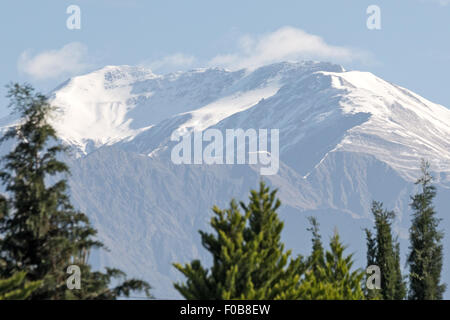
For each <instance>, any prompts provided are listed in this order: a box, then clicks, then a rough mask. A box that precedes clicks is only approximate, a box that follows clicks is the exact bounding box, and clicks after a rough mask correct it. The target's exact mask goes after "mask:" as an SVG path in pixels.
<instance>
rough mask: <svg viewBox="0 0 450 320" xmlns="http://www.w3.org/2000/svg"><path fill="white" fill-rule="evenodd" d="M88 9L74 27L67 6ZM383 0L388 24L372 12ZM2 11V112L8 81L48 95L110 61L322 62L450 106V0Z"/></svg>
mask: <svg viewBox="0 0 450 320" xmlns="http://www.w3.org/2000/svg"><path fill="white" fill-rule="evenodd" d="M70 5H78V6H79V7H80V9H81V29H79V30H69V29H68V28H67V27H66V20H67V19H68V17H69V14H67V13H66V9H67V7H68V6H70ZM369 5H377V6H379V8H380V13H381V29H380V30H369V29H368V28H367V25H366V21H367V19H368V17H369V16H370V14H367V13H366V10H367V8H368V6H369ZM0 6H1V10H0V23H1V25H0V26H1V28H0V40H1V50H0V71H1V72H0V85H1V88H0V116H3V115H6V114H7V112H8V111H7V109H6V107H5V106H6V104H7V100H6V99H5V98H4V96H5V94H6V89H5V88H4V85H6V84H7V83H9V82H11V81H19V82H24V81H27V82H29V83H31V84H33V85H34V86H35V87H36V88H38V89H39V90H41V91H44V92H48V91H49V90H51V89H52V88H54V87H56V86H57V85H58V84H59V83H61V82H62V81H64V80H65V79H67V78H69V77H70V76H74V75H78V74H83V73H86V72H89V71H92V70H94V69H97V68H100V67H102V66H105V65H120V64H128V65H142V66H146V67H150V68H152V70H154V72H155V73H166V72H171V71H176V70H187V69H192V68H195V67H205V66H206V67H207V66H221V67H226V68H230V69H236V68H240V67H249V68H254V67H257V66H259V65H262V64H266V63H271V62H276V61H279V60H301V59H314V60H325V61H332V62H337V63H340V64H342V65H343V66H344V67H345V68H346V69H357V70H364V71H370V72H373V73H374V74H376V75H378V76H380V77H382V78H384V79H385V80H388V81H390V82H393V83H396V84H399V85H401V86H404V87H406V88H408V89H411V90H413V91H415V92H417V93H418V94H420V95H422V96H424V97H425V98H427V99H429V100H431V101H433V102H436V103H440V104H442V105H445V106H447V107H450V86H449V75H450V41H449V39H450V0H395V1H394V0H387V1H384V0H372V1H364V0H340V1H335V0H328V1H323V0H315V1H301V0H292V1H283V0H280V1H273V0H272V1H265V0H246V1H242V0H241V1H234V0H227V1H211V0H191V1H182V0H179V1H170V0H169V1H145V0H108V1H107V0H95V1H93V0H72V1H63V0H53V1H50V0H47V1H45V0H40V1H21V0H15V1H8V2H6V1H4V2H2V3H1V5H0Z"/></svg>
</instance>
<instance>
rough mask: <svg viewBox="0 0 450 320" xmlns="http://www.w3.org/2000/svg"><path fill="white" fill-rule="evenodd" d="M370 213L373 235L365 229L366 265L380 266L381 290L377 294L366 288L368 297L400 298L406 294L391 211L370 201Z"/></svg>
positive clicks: (393, 216)
mask: <svg viewBox="0 0 450 320" xmlns="http://www.w3.org/2000/svg"><path fill="white" fill-rule="evenodd" d="M372 214H373V215H374V218H375V230H376V234H375V237H374V238H373V237H372V233H371V232H370V231H369V230H366V236H367V266H370V265H376V266H378V267H379V268H380V272H381V274H380V276H381V290H380V295H377V293H376V292H374V290H368V291H369V292H368V298H381V299H385V300H402V299H404V298H405V296H406V286H405V282H404V280H403V276H402V274H401V270H400V252H399V251H400V249H399V244H398V241H397V239H394V238H393V236H392V230H391V229H392V221H393V220H394V218H395V213H394V212H393V211H387V210H385V209H383V204H382V203H381V202H377V201H373V202H372Z"/></svg>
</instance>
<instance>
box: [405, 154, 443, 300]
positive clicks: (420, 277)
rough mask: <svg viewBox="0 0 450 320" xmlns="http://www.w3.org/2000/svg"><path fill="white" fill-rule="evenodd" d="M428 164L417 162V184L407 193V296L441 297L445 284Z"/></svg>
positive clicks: (441, 250)
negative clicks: (410, 214) (411, 193)
mask: <svg viewBox="0 0 450 320" xmlns="http://www.w3.org/2000/svg"><path fill="white" fill-rule="evenodd" d="M429 169H430V165H429V163H428V162H426V161H425V160H423V161H422V165H421V172H422V175H421V177H420V178H419V179H418V180H417V181H416V185H418V186H419V187H420V190H419V192H418V193H417V194H415V195H414V196H412V197H411V200H412V202H411V208H412V209H413V217H412V225H411V228H410V230H409V232H410V235H409V238H410V247H409V249H410V253H409V256H408V265H409V268H410V274H409V296H408V298H409V299H411V300H438V299H442V295H443V293H444V291H445V287H446V286H445V284H442V283H441V271H442V264H443V256H442V255H443V246H442V243H441V241H442V238H443V232H442V231H439V230H438V227H439V222H440V221H441V219H439V218H437V217H436V212H435V210H434V206H433V199H434V197H435V196H436V187H435V186H434V185H433V184H432V180H433V178H432V176H431V174H430V172H429Z"/></svg>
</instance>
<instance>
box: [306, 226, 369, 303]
mask: <svg viewBox="0 0 450 320" xmlns="http://www.w3.org/2000/svg"><path fill="white" fill-rule="evenodd" d="M309 219H310V222H311V225H312V227H311V228H310V229H309V230H310V231H312V233H313V241H312V242H313V252H312V254H311V256H310V257H309V259H308V261H309V263H308V269H307V271H306V273H305V276H304V278H303V279H302V280H301V282H300V295H299V298H300V299H302V300H363V299H364V298H365V297H364V292H363V290H362V288H361V281H362V278H363V276H364V273H363V272H362V271H361V270H355V271H352V266H353V255H352V254H350V255H347V256H344V251H345V246H344V245H343V244H342V243H341V242H340V239H339V234H338V233H337V232H335V234H334V236H333V237H332V238H331V241H330V250H327V251H326V252H324V250H323V246H322V243H321V240H320V234H319V224H318V223H317V221H316V219H315V218H309ZM321 254H322V256H320V255H321Z"/></svg>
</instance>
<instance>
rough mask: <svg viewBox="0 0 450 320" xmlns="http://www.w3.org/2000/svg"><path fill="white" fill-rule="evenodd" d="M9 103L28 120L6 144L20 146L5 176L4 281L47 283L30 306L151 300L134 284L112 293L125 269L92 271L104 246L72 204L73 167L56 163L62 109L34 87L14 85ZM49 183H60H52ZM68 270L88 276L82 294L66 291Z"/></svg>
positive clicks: (0, 201)
mask: <svg viewBox="0 0 450 320" xmlns="http://www.w3.org/2000/svg"><path fill="white" fill-rule="evenodd" d="M8 97H9V98H10V99H11V106H12V107H13V110H14V112H15V113H17V114H18V115H19V116H20V117H21V120H20V122H19V124H18V125H16V126H13V127H11V128H10V129H9V130H8V131H7V132H6V133H5V135H4V136H3V138H2V141H5V140H8V139H12V140H14V142H15V147H14V149H13V150H12V151H11V152H10V153H9V154H8V155H6V156H5V157H4V158H3V162H4V170H3V171H1V172H0V178H1V180H2V181H3V183H4V184H5V186H6V191H7V195H8V198H6V197H4V196H1V197H0V210H1V212H0V260H3V261H4V264H3V266H1V267H0V276H1V277H11V276H13V275H14V274H15V273H17V272H22V271H23V272H26V280H27V281H32V282H33V281H42V285H41V286H40V287H39V288H38V289H36V290H34V291H33V292H32V293H31V296H30V298H31V299H72V298H73V299H76V298H78V299H115V298H117V297H118V296H119V295H122V294H123V295H127V294H129V292H130V290H134V289H137V290H141V289H142V290H144V291H145V292H146V293H148V289H149V286H148V284H147V283H145V282H143V281H139V280H134V279H132V280H129V281H125V282H123V283H122V284H120V285H119V286H117V287H115V288H112V289H110V288H109V285H110V281H111V280H112V279H113V278H117V277H119V276H123V273H122V272H121V271H120V270H116V269H107V272H106V273H101V272H93V271H92V270H91V267H90V265H89V264H88V258H89V253H90V251H91V250H92V249H95V248H101V247H102V243H100V242H99V241H97V240H95V238H94V237H95V235H96V230H95V229H94V228H93V227H92V226H91V225H90V222H89V220H88V218H87V216H86V215H85V214H84V213H82V212H79V211H77V210H75V209H74V208H73V206H72V205H71V203H70V199H69V196H68V190H67V188H68V187H67V180H66V179H65V177H66V176H67V175H68V174H69V168H68V167H67V165H66V164H65V163H63V162H61V161H59V160H58V159H57V156H58V155H59V154H61V153H63V152H64V151H66V148H65V147H64V146H63V145H61V144H60V143H59V142H58V140H57V137H56V132H55V130H54V129H53V127H52V126H51V125H50V124H49V123H48V119H49V117H50V116H52V114H53V112H54V111H55V108H54V107H53V106H51V105H50V104H49V103H48V101H47V97H45V96H44V95H42V94H40V93H35V92H34V90H33V88H32V87H31V86H29V85H25V86H21V85H19V84H14V85H12V86H10V88H9V93H8ZM49 178H53V179H55V180H57V179H59V180H57V181H56V182H55V183H53V184H50V183H49ZM69 265H78V266H79V267H80V269H81V284H82V286H81V290H68V288H67V285H66V280H67V277H68V275H67V273H66V271H67V267H68V266H69Z"/></svg>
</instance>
